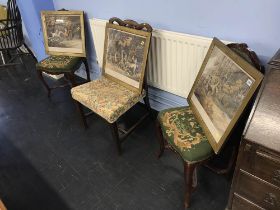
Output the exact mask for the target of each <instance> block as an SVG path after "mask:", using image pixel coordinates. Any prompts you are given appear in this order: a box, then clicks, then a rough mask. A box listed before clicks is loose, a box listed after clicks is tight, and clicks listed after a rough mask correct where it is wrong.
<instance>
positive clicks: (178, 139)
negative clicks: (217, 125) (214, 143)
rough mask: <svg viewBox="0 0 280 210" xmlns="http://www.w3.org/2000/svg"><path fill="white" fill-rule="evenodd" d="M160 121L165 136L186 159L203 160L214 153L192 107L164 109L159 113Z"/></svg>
mask: <svg viewBox="0 0 280 210" xmlns="http://www.w3.org/2000/svg"><path fill="white" fill-rule="evenodd" d="M158 121H159V122H160V124H161V128H162V132H163V136H164V138H165V139H166V140H167V142H168V143H169V144H170V145H171V146H172V147H173V148H174V149H175V150H176V151H177V152H178V153H179V154H180V155H181V156H182V157H183V159H184V160H185V161H189V162H191V161H201V160H204V159H207V158H208V157H210V156H211V155H212V154H213V150H212V147H211V146H210V144H209V142H208V140H207V137H206V136H205V134H204V132H203V129H202V128H201V126H200V124H199V123H198V121H197V120H196V118H195V116H194V114H193V111H192V110H191V108H190V107H179V108H172V109H167V110H164V111H162V112H160V113H159V115H158Z"/></svg>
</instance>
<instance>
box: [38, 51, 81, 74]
mask: <svg viewBox="0 0 280 210" xmlns="http://www.w3.org/2000/svg"><path fill="white" fill-rule="evenodd" d="M81 64H82V58H80V57H72V56H53V55H52V56H49V57H47V58H45V59H44V60H42V61H41V62H39V63H37V64H36V68H37V70H39V71H45V72H48V73H50V74H51V73H54V74H56V73H69V72H71V71H75V70H77V69H78V68H79V67H80V65H81Z"/></svg>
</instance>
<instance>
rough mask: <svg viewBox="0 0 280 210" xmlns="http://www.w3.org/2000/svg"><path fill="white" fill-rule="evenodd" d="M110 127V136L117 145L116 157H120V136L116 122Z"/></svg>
mask: <svg viewBox="0 0 280 210" xmlns="http://www.w3.org/2000/svg"><path fill="white" fill-rule="evenodd" d="M110 127H111V132H112V136H113V138H114V140H115V142H116V145H117V149H118V155H121V154H122V148H121V140H120V136H119V129H118V126H117V123H116V122H114V123H110Z"/></svg>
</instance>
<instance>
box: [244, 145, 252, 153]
mask: <svg viewBox="0 0 280 210" xmlns="http://www.w3.org/2000/svg"><path fill="white" fill-rule="evenodd" d="M251 148H252V145H250V144H246V145H245V147H244V151H246V152H248V151H250V150H251Z"/></svg>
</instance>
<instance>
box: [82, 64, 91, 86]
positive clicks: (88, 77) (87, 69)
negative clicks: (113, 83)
mask: <svg viewBox="0 0 280 210" xmlns="http://www.w3.org/2000/svg"><path fill="white" fill-rule="evenodd" d="M83 63H84V65H85V68H86V74H87V81H88V82H90V72H89V66H88V62H87V59H86V58H83Z"/></svg>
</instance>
